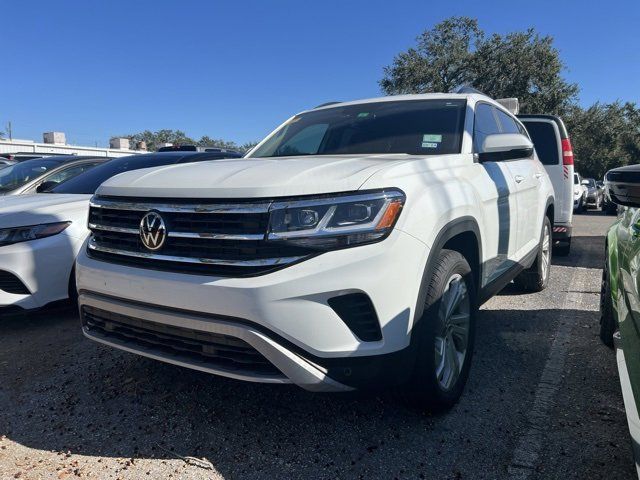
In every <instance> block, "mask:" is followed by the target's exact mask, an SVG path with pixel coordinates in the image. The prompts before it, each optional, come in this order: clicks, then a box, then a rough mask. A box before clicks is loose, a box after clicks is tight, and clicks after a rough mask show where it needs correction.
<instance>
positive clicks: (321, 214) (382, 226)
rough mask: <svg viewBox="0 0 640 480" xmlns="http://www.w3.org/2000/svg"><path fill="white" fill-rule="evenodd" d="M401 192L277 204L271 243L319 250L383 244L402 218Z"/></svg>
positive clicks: (402, 197) (272, 222)
mask: <svg viewBox="0 0 640 480" xmlns="http://www.w3.org/2000/svg"><path fill="white" fill-rule="evenodd" d="M404 201H405V195H404V194H403V193H402V192H400V191H399V190H387V191H380V192H367V193H362V194H357V193H356V194H350V195H338V196H333V197H328V198H327V197H321V198H315V199H314V198H312V199H301V200H292V201H286V202H276V203H274V204H273V205H272V206H271V217H270V225H269V234H268V239H269V240H272V241H286V242H287V243H293V244H295V245H301V246H306V247H314V248H319V249H330V248H343V247H351V246H355V245H359V244H363V243H370V242H374V241H378V240H382V239H383V238H384V237H386V236H387V235H388V233H389V232H390V231H391V229H392V228H393V226H394V225H395V223H396V220H397V219H398V216H399V215H400V211H401V210H402V206H403V205H404Z"/></svg>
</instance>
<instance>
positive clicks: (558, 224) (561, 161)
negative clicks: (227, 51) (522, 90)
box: [518, 115, 574, 255]
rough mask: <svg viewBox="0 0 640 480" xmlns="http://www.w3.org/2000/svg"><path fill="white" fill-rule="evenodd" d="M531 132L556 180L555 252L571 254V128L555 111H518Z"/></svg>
mask: <svg viewBox="0 0 640 480" xmlns="http://www.w3.org/2000/svg"><path fill="white" fill-rule="evenodd" d="M518 119H519V120H520V121H521V122H522V123H523V124H524V126H525V127H526V129H527V132H529V135H530V136H531V140H532V141H533V145H534V146H535V148H536V153H537V155H538V158H539V159H540V161H541V162H542V164H543V165H544V169H545V170H546V171H547V174H548V175H549V178H550V179H551V183H553V190H554V197H555V208H554V212H553V216H554V220H553V253H554V254H556V255H569V253H570V251H571V234H572V230H573V209H574V198H573V175H574V173H573V168H574V167H573V148H572V146H571V140H570V139H569V132H568V131H567V127H565V125H564V122H563V121H562V119H561V118H560V117H558V116H556V115H518Z"/></svg>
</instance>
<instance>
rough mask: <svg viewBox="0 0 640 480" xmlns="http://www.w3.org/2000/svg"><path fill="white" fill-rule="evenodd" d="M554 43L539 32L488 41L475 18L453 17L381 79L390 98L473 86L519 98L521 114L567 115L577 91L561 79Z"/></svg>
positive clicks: (493, 94)
mask: <svg viewBox="0 0 640 480" xmlns="http://www.w3.org/2000/svg"><path fill="white" fill-rule="evenodd" d="M563 69H564V64H563V63H562V60H561V59H560V54H559V52H558V50H557V49H555V48H554V47H553V39H552V38H551V37H548V36H545V37H541V36H540V35H538V34H537V33H536V32H535V30H533V29H529V30H527V31H525V32H516V33H509V34H507V35H505V36H502V35H498V34H494V35H492V36H490V37H488V38H487V37H486V36H485V34H484V32H483V31H482V30H481V29H480V28H479V27H478V23H477V20H475V19H472V18H468V17H452V18H449V19H447V20H445V21H443V22H441V23H438V24H437V25H436V26H435V27H434V28H433V29H431V30H426V31H425V32H423V33H422V35H420V36H419V37H418V38H417V45H416V47H415V48H410V49H409V50H407V51H406V52H402V53H400V54H399V55H397V56H396V57H395V59H394V61H393V64H392V65H391V66H389V67H386V68H385V69H384V77H383V79H382V80H381V81H380V86H381V87H382V90H383V91H384V92H385V93H387V94H389V95H394V94H402V93H425V92H449V91H451V90H453V89H454V88H455V87H457V86H460V85H463V84H469V85H472V86H473V87H474V88H477V89H478V90H480V91H482V92H484V93H486V94H487V95H489V96H491V97H494V98H503V97H518V98H519V99H520V105H521V111H522V112H523V113H539V112H545V113H559V114H561V113H564V112H565V111H566V110H567V109H568V108H569V107H570V106H571V105H572V104H573V103H574V102H575V100H576V95H577V93H578V87H577V85H575V84H572V83H567V82H566V81H565V80H564V79H563V78H562V76H561V73H562V70H563Z"/></svg>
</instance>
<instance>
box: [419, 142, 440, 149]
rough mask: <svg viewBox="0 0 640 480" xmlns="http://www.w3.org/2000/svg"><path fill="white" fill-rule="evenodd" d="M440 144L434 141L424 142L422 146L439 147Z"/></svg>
mask: <svg viewBox="0 0 640 480" xmlns="http://www.w3.org/2000/svg"><path fill="white" fill-rule="evenodd" d="M438 147H439V145H438V144H437V143H433V142H422V148H438Z"/></svg>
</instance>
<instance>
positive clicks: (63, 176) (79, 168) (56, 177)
mask: <svg viewBox="0 0 640 480" xmlns="http://www.w3.org/2000/svg"><path fill="white" fill-rule="evenodd" d="M96 165H98V164H97V163H83V164H81V165H72V166H69V168H65V169H63V170H60V171H58V172H55V173H52V174H51V175H49V176H48V177H46V178H45V179H44V180H45V181H46V182H56V183H62V182H64V181H65V180H69V179H70V178H73V177H75V176H76V175H80V174H81V173H82V172H86V171H87V170H89V169H91V168H93V167H95V166H96Z"/></svg>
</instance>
